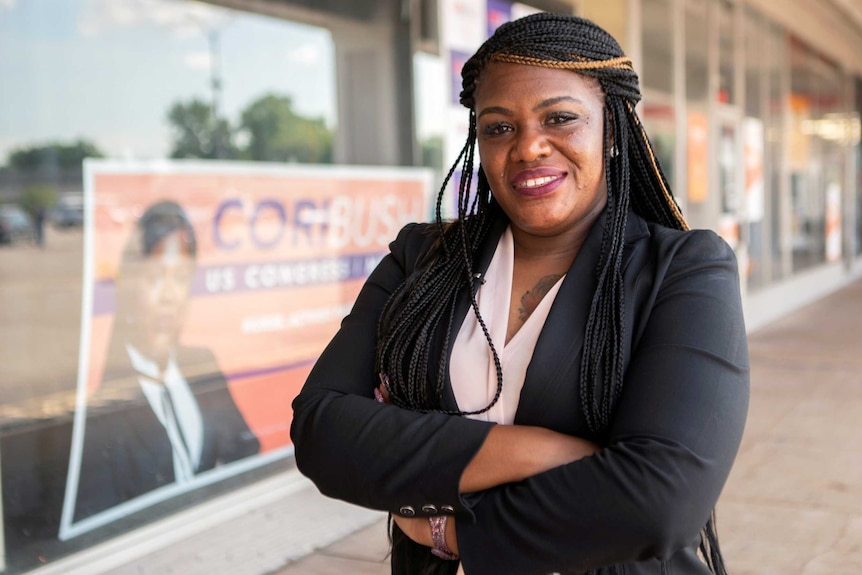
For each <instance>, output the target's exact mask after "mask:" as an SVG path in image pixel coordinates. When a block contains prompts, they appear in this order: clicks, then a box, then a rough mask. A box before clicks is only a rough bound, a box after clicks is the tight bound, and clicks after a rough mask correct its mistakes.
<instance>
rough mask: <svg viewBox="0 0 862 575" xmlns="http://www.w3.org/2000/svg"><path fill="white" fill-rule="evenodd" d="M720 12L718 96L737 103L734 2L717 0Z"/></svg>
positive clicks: (717, 7) (719, 99)
mask: <svg viewBox="0 0 862 575" xmlns="http://www.w3.org/2000/svg"><path fill="white" fill-rule="evenodd" d="M716 11H717V13H718V91H717V93H716V97H717V98H718V101H719V102H721V103H722V104H736V103H737V102H736V94H735V93H734V82H733V72H734V68H735V66H734V58H733V50H734V45H735V37H734V30H733V4H732V3H731V1H730V0H717V1H716Z"/></svg>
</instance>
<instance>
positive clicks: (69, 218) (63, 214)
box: [50, 204, 84, 228]
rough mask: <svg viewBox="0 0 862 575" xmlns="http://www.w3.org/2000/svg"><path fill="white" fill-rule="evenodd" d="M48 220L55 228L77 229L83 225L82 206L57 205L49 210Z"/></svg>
mask: <svg viewBox="0 0 862 575" xmlns="http://www.w3.org/2000/svg"><path fill="white" fill-rule="evenodd" d="M50 220H51V222H53V224H54V227H57V228H77V227H80V226H83V225H84V206H82V205H77V204H58V205H57V206H56V207H55V208H54V209H53V210H51V215H50Z"/></svg>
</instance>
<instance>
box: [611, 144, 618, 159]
mask: <svg viewBox="0 0 862 575" xmlns="http://www.w3.org/2000/svg"><path fill="white" fill-rule="evenodd" d="M619 155H620V151H619V150H617V145H616V144H614V145H613V146H611V157H612V158H616V157H617V156H619Z"/></svg>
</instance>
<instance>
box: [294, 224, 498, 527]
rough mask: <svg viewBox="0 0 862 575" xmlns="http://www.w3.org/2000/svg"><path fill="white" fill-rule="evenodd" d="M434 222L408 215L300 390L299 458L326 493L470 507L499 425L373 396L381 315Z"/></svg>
mask: <svg viewBox="0 0 862 575" xmlns="http://www.w3.org/2000/svg"><path fill="white" fill-rule="evenodd" d="M427 229H428V228H427V226H422V225H417V224H412V225H409V226H407V227H405V228H404V229H403V230H402V231H401V232H400V233H399V235H398V237H397V239H396V240H395V241H394V242H393V243H392V244H391V245H390V253H389V254H388V255H387V256H386V257H385V258H384V259H383V260H382V261H381V262H380V264H379V265H378V266H377V268H376V269H375V270H374V272H372V274H371V275H370V276H369V278H368V280H367V281H366V283H365V285H364V286H363V287H362V290H361V291H360V293H359V296H358V297H357V299H356V302H355V304H354V306H353V309H352V310H351V312H350V314H349V315H348V316H347V317H345V318H344V320H343V321H342V324H341V328H340V329H339V331H338V333H337V334H336V335H335V337H334V338H333V339H332V341H331V342H330V343H329V345H328V346H327V347H326V349H325V350H324V351H323V353H322V355H321V356H320V358H319V359H318V361H317V362H316V364H315V366H314V368H313V369H312V371H311V373H310V375H309V377H308V379H307V381H306V383H305V385H304V386H303V388H302V391H301V392H300V393H299V395H298V396H297V397H296V399H295V400H294V402H293V410H294V413H293V422H292V424H291V439H292V441H293V443H294V446H295V456H296V464H297V467H298V468H299V470H300V471H301V472H302V473H303V474H304V475H306V476H307V477H309V478H310V479H311V480H312V481H313V482H314V483H315V484H316V485H317V487H318V489H319V490H320V491H321V492H322V493H323V494H325V495H328V496H330V497H334V498H337V499H342V500H345V501H348V502H350V503H354V504H357V505H361V506H364V507H368V508H372V509H378V510H381V511H388V512H391V513H395V514H402V515H411V510H413V512H414V513H415V514H416V515H423V513H422V511H421V510H422V507H423V506H425V505H435V506H436V507H438V508H440V507H441V506H451V507H452V508H453V509H454V511H455V512H461V513H468V512H469V510H468V508H467V507H466V505H465V503H464V502H463V501H462V499H461V496H460V494H459V483H460V479H461V474H462V473H463V470H464V468H465V467H466V466H467V464H468V463H469V462H470V460H472V458H473V457H474V455H475V454H476V452H477V451H478V450H479V447H480V446H481V444H482V443H483V442H484V440H485V437H486V435H487V433H488V431H489V430H490V428H491V426H492V425H493V424H489V423H486V422H479V421H474V420H470V419H466V418H462V417H455V416H448V415H443V414H433V413H432V414H423V413H416V412H412V411H408V410H405V409H401V408H398V407H395V406H393V405H385V404H381V403H377V402H376V401H375V400H374V396H373V390H374V388H375V387H376V386H377V385H379V379H378V375H377V374H376V373H375V372H374V363H375V351H376V330H377V323H378V318H379V316H380V312H381V310H382V309H383V306H384V304H385V303H386V301H387V299H388V298H389V296H390V295H391V294H392V293H393V291H394V290H395V289H396V288H397V287H398V286H399V285H400V284H401V282H402V281H403V280H404V278H405V276H406V274H407V273H409V272H410V271H411V270H412V269H413V266H414V264H415V261H416V258H418V257H419V255H421V253H422V250H423V249H427V247H428V246H429V245H430V243H431V241H430V240H433V238H432V237H431V236H429V234H427V233H423V230H427ZM429 238H430V240H429Z"/></svg>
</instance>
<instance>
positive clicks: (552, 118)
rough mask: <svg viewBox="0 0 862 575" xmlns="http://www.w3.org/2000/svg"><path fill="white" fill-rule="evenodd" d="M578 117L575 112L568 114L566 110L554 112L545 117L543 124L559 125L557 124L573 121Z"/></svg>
mask: <svg viewBox="0 0 862 575" xmlns="http://www.w3.org/2000/svg"><path fill="white" fill-rule="evenodd" d="M577 119H578V116H577V115H576V114H569V113H567V112H556V113H554V114H550V115H549V116H548V117H547V119H545V124H550V125H559V124H567V123H569V122H573V121H575V120H577Z"/></svg>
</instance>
